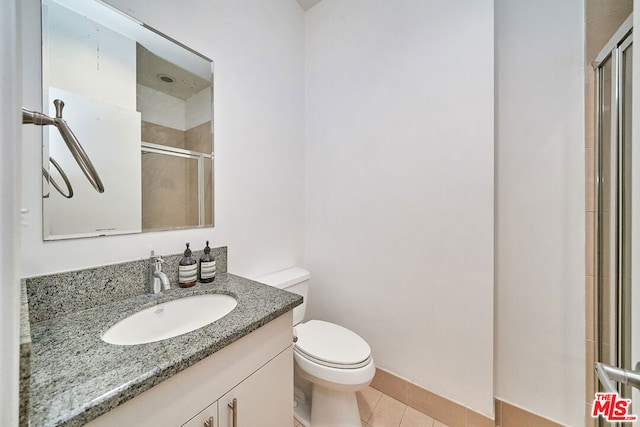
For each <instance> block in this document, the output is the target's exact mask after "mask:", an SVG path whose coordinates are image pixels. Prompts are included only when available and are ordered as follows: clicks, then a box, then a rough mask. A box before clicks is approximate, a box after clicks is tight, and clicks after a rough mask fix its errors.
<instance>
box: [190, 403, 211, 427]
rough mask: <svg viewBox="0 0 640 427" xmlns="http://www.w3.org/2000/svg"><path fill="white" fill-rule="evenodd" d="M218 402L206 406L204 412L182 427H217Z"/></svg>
mask: <svg viewBox="0 0 640 427" xmlns="http://www.w3.org/2000/svg"><path fill="white" fill-rule="evenodd" d="M219 425H220V423H219V422H218V402H217V401H216V402H213V403H212V404H211V405H209V406H207V407H206V408H205V410H204V411H202V412H200V413H199V414H198V415H196V416H195V417H193V418H191V420H189V422H187V423H186V424H184V425H183V426H182V427H218V426H219Z"/></svg>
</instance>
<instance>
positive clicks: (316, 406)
mask: <svg viewBox="0 0 640 427" xmlns="http://www.w3.org/2000/svg"><path fill="white" fill-rule="evenodd" d="M361 426H362V422H361V421H360V413H359V412H358V401H357V400H356V393H355V392H353V391H349V392H344V391H336V390H330V389H328V388H326V387H322V386H320V385H318V384H313V392H312V399H311V425H310V426H308V427H361Z"/></svg>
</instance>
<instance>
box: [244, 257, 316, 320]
mask: <svg viewBox="0 0 640 427" xmlns="http://www.w3.org/2000/svg"><path fill="white" fill-rule="evenodd" d="M310 277H311V275H310V274H309V272H308V271H307V270H305V269H304V268H300V267H292V268H288V269H286V270H282V271H278V272H275V273H271V274H267V275H266V276H260V277H258V278H256V279H254V280H255V281H256V282H260V283H264V284H265V285H269V286H273V287H274V288H279V289H284V290H285V291H289V292H293V293H296V294H298V295H302V298H303V301H302V304H300V305H299V306H297V307H296V308H294V309H293V324H294V325H297V324H298V323H300V322H302V319H303V318H304V313H305V311H306V309H307V293H308V291H309V278H310Z"/></svg>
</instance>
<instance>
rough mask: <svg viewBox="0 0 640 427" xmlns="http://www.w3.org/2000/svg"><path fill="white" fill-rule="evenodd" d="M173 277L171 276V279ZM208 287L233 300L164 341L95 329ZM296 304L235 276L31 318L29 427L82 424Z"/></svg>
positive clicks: (288, 296) (283, 294) (296, 297)
mask: <svg viewBox="0 0 640 427" xmlns="http://www.w3.org/2000/svg"><path fill="white" fill-rule="evenodd" d="M174 283H175V282H173V281H172V285H173V284H174ZM207 293H222V294H227V295H231V296H233V297H234V298H236V299H237V301H238V305H237V307H236V308H235V309H234V310H233V311H232V312H231V313H229V314H228V315H226V316H225V317H223V318H222V319H220V320H218V321H216V322H213V323H212V324H209V325H207V326H204V327H202V328H200V329H197V330H195V331H192V332H189V333H186V334H183V335H180V336H177V337H174V338H170V339H166V340H163V341H158V342H153V343H147V344H140V345H133V346H117V345H111V344H107V343H105V342H103V341H102V340H101V339H100V336H101V334H102V333H103V332H104V331H106V330H107V329H108V328H109V327H111V326H112V325H113V324H115V323H116V322H118V321H120V320H122V319H123V318H125V317H127V316H129V315H130V314H133V313H134V312H136V311H139V310H141V309H144V308H147V307H150V306H153V305H155V304H159V303H162V302H166V301H168V300H171V299H176V298H182V297H187V296H193V295H200V294H207ZM301 303H302V297H301V296H299V295H296V294H292V293H289V292H285V291H282V290H279V289H275V288H272V287H270V286H266V285H262V284H260V283H257V282H253V281H251V280H248V279H244V278H242V277H239V276H235V275H232V274H227V273H218V274H217V276H216V280H215V281H214V282H213V283H208V284H202V283H198V284H197V285H196V286H194V287H192V288H187V289H181V288H177V287H175V286H173V287H172V288H171V289H170V290H168V291H165V292H163V293H161V294H158V295H150V294H144V295H137V296H133V297H131V298H127V299H123V300H120V301H117V302H114V303H111V304H102V305H99V306H97V307H94V308H89V309H84V310H82V311H78V312H74V313H69V314H65V315H64V316H58V317H55V318H51V319H48V320H43V321H39V322H36V323H33V320H32V324H31V383H30V402H29V417H30V423H31V426H58V425H64V426H78V425H82V424H84V423H86V422H88V421H90V420H92V419H94V418H96V417H98V416H100V415H101V414H103V413H105V412H107V411H109V410H110V409H112V408H114V407H116V406H118V405H119V404H121V403H124V402H125V401H127V400H129V399H131V398H133V397H135V396H137V395H138V394H140V393H142V392H144V391H146V390H148V389H150V388H151V387H153V386H154V385H156V384H158V383H159V382H161V381H163V380H164V379H167V378H169V377H171V376H172V375H174V374H176V373H177V372H179V371H181V370H183V369H185V368H188V367H189V366H191V365H193V364H195V363H196V362H198V361H200V360H202V359H204V358H205V357H207V356H209V355H211V354H213V353H215V352H216V351H218V350H220V349H222V348H224V347H225V346H227V345H229V344H231V343H232V342H234V341H236V340H238V339H240V338H242V337H243V336H245V335H247V334H249V333H250V332H252V331H254V330H256V329H258V328H259V327H260V326H262V325H265V324H266V323H268V322H270V321H271V320H273V319H275V318H277V317H278V316H280V315H282V314H284V313H286V312H287V311H289V310H292V309H293V308H294V307H295V306H297V305H299V304H301Z"/></svg>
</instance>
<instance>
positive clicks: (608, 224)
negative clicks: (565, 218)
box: [595, 19, 640, 425]
mask: <svg viewBox="0 0 640 427" xmlns="http://www.w3.org/2000/svg"><path fill="white" fill-rule="evenodd" d="M625 25H626V26H627V28H626V29H625ZM625 25H623V27H622V28H621V29H620V30H618V32H617V33H616V34H617V36H618V39H617V40H613V42H614V43H613V44H612V42H610V43H609V44H608V48H606V49H609V51H608V52H607V51H606V50H605V51H603V52H602V53H601V54H600V55H599V56H598V58H599V59H597V60H596V65H595V66H596V83H597V103H596V107H597V120H596V122H597V133H596V137H597V140H596V141H597V146H596V149H597V159H596V163H597V207H596V211H597V212H596V227H597V229H596V286H597V309H598V310H597V325H598V327H597V340H598V347H597V354H596V361H597V362H602V363H603V364H605V366H606V370H605V368H603V367H599V372H598V374H599V376H600V380H601V382H602V383H604V385H605V386H602V387H601V389H600V391H617V392H618V393H619V395H620V396H621V397H623V398H626V399H631V400H632V409H631V411H629V414H631V413H632V412H633V413H638V412H640V411H638V410H637V409H636V408H638V409H640V393H638V389H637V388H636V389H633V388H632V387H631V385H630V384H628V383H631V382H632V381H628V380H627V379H626V378H625V375H626V373H625V371H623V370H626V371H627V372H631V371H636V363H637V362H639V361H640V335H639V334H640V276H638V275H639V274H640V260H638V256H637V255H636V256H635V257H633V256H632V254H634V253H635V254H640V235H637V236H635V234H636V233H637V232H638V230H640V224H639V222H640V205H638V204H639V203H640V195H638V194H635V195H634V186H633V185H632V184H633V182H634V181H636V180H637V179H638V178H640V177H638V176H637V175H638V172H636V170H639V169H640V168H639V167H638V166H636V167H634V165H640V163H638V162H639V161H640V157H638V154H637V153H635V152H634V151H633V150H632V59H633V44H632V43H633V39H632V36H631V32H632V28H631V20H630V19H629V20H628V21H627V22H625ZM635 151H640V150H635ZM634 157H638V158H637V159H636V158H634ZM636 187H637V188H636V189H635V191H636V193H637V191H638V188H640V186H636ZM636 206H637V207H636ZM634 258H635V259H634ZM634 264H636V265H635V266H634ZM634 287H635V292H634ZM633 307H637V309H636V310H635V312H634V310H633ZM634 338H635V339H634ZM607 365H608V366H607ZM637 368H638V369H640V365H638V366H637ZM638 378H639V379H640V373H639V374H638ZM607 380H609V382H608V381H607ZM638 385H640V382H639V383H638ZM607 386H608V387H607ZM633 402H635V403H636V404H635V405H633ZM608 425H610V424H608Z"/></svg>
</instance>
